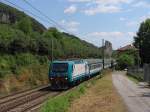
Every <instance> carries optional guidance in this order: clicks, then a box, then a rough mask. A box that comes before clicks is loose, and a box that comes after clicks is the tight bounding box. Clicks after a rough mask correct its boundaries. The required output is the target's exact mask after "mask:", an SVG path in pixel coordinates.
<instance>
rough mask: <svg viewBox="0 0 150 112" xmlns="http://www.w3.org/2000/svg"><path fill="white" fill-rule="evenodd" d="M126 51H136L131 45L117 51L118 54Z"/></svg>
mask: <svg viewBox="0 0 150 112" xmlns="http://www.w3.org/2000/svg"><path fill="white" fill-rule="evenodd" d="M128 50H135V51H136V50H137V49H136V48H135V46H133V45H132V44H129V45H126V46H124V47H121V48H119V49H117V51H118V52H125V51H128Z"/></svg>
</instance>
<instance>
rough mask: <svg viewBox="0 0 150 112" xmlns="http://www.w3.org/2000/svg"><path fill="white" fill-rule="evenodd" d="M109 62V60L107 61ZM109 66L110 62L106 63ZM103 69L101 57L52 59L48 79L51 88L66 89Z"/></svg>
mask: <svg viewBox="0 0 150 112" xmlns="http://www.w3.org/2000/svg"><path fill="white" fill-rule="evenodd" d="M108 62H109V61H108ZM105 66H107V67H110V66H111V65H110V63H106V65H105ZM102 69H103V66H102V60H101V59H82V60H67V61H53V62H52V66H51V71H50V72H49V79H50V83H51V87H52V89H67V88H69V87H70V86H72V85H75V84H77V83H80V82H81V81H83V80H85V79H87V78H89V77H92V76H94V75H95V74H97V73H99V72H100V71H101V70H102Z"/></svg>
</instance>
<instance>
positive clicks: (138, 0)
mask: <svg viewBox="0 0 150 112" xmlns="http://www.w3.org/2000/svg"><path fill="white" fill-rule="evenodd" d="M0 1H1V2H4V3H6V2H5V0H0ZM9 1H11V2H13V3H15V4H16V5H19V6H20V7H22V8H23V9H25V10H29V11H31V12H33V13H34V14H35V15H38V16H41V17H42V18H44V17H43V16H42V15H40V14H39V13H38V12H36V11H35V10H34V9H32V8H31V7H30V6H29V5H27V4H26V3H25V2H24V0H9ZM28 2H30V3H31V4H32V5H33V6H34V7H37V8H38V9H39V10H41V11H42V12H43V13H45V14H46V15H47V16H48V17H49V18H51V19H53V20H55V21H56V22H57V23H58V24H60V25H61V26H63V27H64V28H65V29H67V31H69V32H72V33H73V34H76V35H77V36H79V37H80V38H81V39H84V40H86V41H88V42H91V43H93V44H95V45H97V46H101V41H102V39H105V40H109V41H111V42H112V44H113V48H115V49H116V48H119V47H120V46H124V45H126V44H130V43H132V42H133V36H134V35H135V34H136V32H137V31H138V28H139V24H140V23H141V22H142V21H144V20H145V19H146V18H148V17H149V16H150V0H28ZM7 4H9V3H7ZM25 12H26V11H25ZM26 13H27V12H26ZM28 14H29V13H28ZM29 15H31V14H29ZM32 17H34V16H32ZM34 18H36V19H37V20H38V21H40V22H41V23H42V24H44V25H45V26H46V27H51V26H55V25H54V24H53V23H51V24H50V23H48V22H46V21H45V20H40V19H39V18H37V17H34ZM44 19H46V18H44Z"/></svg>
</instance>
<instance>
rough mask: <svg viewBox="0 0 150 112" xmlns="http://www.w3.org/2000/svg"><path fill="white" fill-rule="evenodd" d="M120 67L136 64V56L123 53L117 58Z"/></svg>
mask: <svg viewBox="0 0 150 112" xmlns="http://www.w3.org/2000/svg"><path fill="white" fill-rule="evenodd" d="M117 63H118V67H119V69H125V68H127V67H130V66H133V65H134V57H133V56H131V55H128V54H122V55H120V56H119V57H118V60H117Z"/></svg>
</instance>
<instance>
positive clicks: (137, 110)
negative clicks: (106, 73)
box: [113, 72, 150, 112]
mask: <svg viewBox="0 0 150 112" xmlns="http://www.w3.org/2000/svg"><path fill="white" fill-rule="evenodd" d="M113 83H114V85H115V87H116V88H117V90H118V92H119V94H120V95H121V96H122V98H123V100H124V102H125V104H126V105H127V107H128V110H129V112H150V89H149V88H145V87H144V86H143V85H142V84H138V85H137V84H135V83H134V82H132V81H131V80H129V79H128V78H127V77H126V76H125V72H114V73H113Z"/></svg>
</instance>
